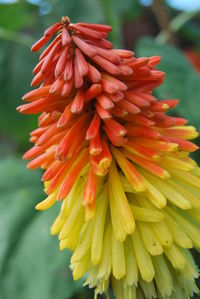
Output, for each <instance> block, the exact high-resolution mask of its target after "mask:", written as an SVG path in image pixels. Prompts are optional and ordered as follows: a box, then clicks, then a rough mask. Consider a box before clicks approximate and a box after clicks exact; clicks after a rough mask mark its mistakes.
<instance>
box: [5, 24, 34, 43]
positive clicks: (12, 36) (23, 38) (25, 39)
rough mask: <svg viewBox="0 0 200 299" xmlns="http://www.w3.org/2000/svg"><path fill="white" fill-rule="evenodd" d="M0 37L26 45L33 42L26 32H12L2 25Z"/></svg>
mask: <svg viewBox="0 0 200 299" xmlns="http://www.w3.org/2000/svg"><path fill="white" fill-rule="evenodd" d="M0 39H5V40H8V41H11V42H14V43H19V44H21V45H23V46H26V47H30V46H31V45H32V44H33V42H34V41H33V39H32V38H31V37H30V36H29V35H27V34H22V33H16V32H12V31H9V30H7V29H5V28H3V27H0Z"/></svg>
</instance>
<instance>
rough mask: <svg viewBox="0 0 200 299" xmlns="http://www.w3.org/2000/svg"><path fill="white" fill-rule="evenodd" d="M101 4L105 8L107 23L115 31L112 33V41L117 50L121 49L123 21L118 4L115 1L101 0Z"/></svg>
mask: <svg viewBox="0 0 200 299" xmlns="http://www.w3.org/2000/svg"><path fill="white" fill-rule="evenodd" d="M122 1H123V0H122ZM100 3H101V5H102V7H103V11H104V15H105V18H106V22H107V23H108V24H109V25H111V26H112V28H113V31H112V32H111V33H110V37H111V41H112V43H113V44H114V46H115V47H116V48H120V46H121V44H122V38H121V36H122V34H121V20H120V17H119V15H118V11H117V7H116V2H115V0H100Z"/></svg>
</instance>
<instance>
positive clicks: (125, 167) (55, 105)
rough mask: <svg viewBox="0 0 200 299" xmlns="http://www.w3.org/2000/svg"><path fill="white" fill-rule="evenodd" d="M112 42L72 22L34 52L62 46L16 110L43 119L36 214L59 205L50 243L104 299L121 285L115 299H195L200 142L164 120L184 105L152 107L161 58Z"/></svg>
mask: <svg viewBox="0 0 200 299" xmlns="http://www.w3.org/2000/svg"><path fill="white" fill-rule="evenodd" d="M109 31H111V27H110V26H106V25H99V24H87V23H77V24H72V23H71V22H70V20H69V18H67V17H63V18H62V21H61V22H59V23H56V24H54V25H52V26H51V27H50V28H48V29H47V30H46V31H45V32H44V36H43V37H42V38H41V39H40V40H39V41H38V42H37V43H36V44H35V45H33V47H32V51H37V50H39V49H40V48H41V47H42V46H44V44H45V43H46V42H48V41H49V40H50V39H52V38H53V36H54V35H55V38H54V39H53V40H52V41H51V43H50V44H49V45H48V47H47V48H46V49H45V50H44V52H43V53H42V54H41V55H40V61H39V63H38V64H37V66H36V67H35V68H34V71H33V72H34V75H35V77H34V79H33V81H32V86H36V85H40V86H39V87H38V88H36V89H34V90H32V91H30V92H28V93H27V94H25V95H24V97H23V100H24V101H25V102H26V104H24V105H22V106H20V107H18V111H19V112H21V113H24V114H35V113H41V114H40V116H39V118H38V128H37V129H36V130H34V131H33V132H32V133H31V137H30V141H31V142H33V143H34V146H33V147H32V148H31V149H30V150H28V152H26V153H25V155H24V159H31V162H29V164H28V168H29V169H35V168H37V167H41V168H42V169H44V174H43V176H42V180H43V181H44V185H45V192H46V194H47V198H46V199H44V200H43V201H42V202H40V203H38V204H37V205H36V209H37V210H46V209H48V208H50V207H51V206H52V205H53V204H55V203H56V202H57V201H60V203H61V208H60V213H59V215H58V216H57V218H56V220H55V222H54V223H53V225H52V227H51V233H52V234H53V235H54V234H58V238H59V240H60V249H61V250H63V249H65V248H69V249H70V250H71V251H73V255H72V258H71V265H70V267H71V269H72V272H73V277H74V279H75V280H77V279H80V278H81V277H83V276H84V277H86V281H85V285H89V287H90V288H93V287H94V288H95V297H97V295H98V294H102V293H104V292H105V293H108V287H109V285H110V284H112V287H113V291H114V294H115V296H116V298H117V299H134V298H137V299H142V298H157V297H158V298H163V299H164V298H165V299H167V298H168V299H170V298H171V299H179V298H180V299H184V298H185V299H187V298H190V297H192V295H193V293H196V292H197V291H198V289H197V287H196V284H195V279H196V278H197V277H198V270H197V267H196V266H195V264H194V261H193V258H192V256H191V254H190V252H189V249H190V248H193V247H195V248H200V223H199V222H200V169H199V168H198V166H197V165H196V163H195V162H194V160H192V159H191V158H190V157H189V154H190V152H193V151H195V150H197V146H196V145H194V144H193V143H192V142H191V141H190V140H191V139H193V138H195V137H197V135H198V133H197V132H196V130H195V128H194V127H192V126H187V125H186V123H187V121H186V120H185V119H183V118H177V117H172V116H168V115H166V111H167V110H168V109H170V108H173V107H175V106H176V105H177V104H178V100H176V99H166V100H162V101H158V100H157V98H156V97H155V96H153V95H152V91H153V89H154V88H156V87H157V86H159V85H160V84H161V83H162V82H163V79H164V73H163V72H161V71H158V70H157V69H156V68H155V66H156V65H157V64H158V63H159V61H160V57H155V56H154V57H149V58H146V57H144V58H136V57H135V56H134V53H133V52H131V51H126V50H114V49H113V48H112V44H111V43H110V42H108V41H107V40H106V36H107V33H108V32H109ZM56 204H59V203H56Z"/></svg>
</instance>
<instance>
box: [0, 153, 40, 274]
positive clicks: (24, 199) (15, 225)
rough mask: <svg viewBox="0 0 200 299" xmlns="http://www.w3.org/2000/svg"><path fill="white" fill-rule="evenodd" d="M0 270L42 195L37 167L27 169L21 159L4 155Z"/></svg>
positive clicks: (0, 168)
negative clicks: (33, 170)
mask: <svg viewBox="0 0 200 299" xmlns="http://www.w3.org/2000/svg"><path fill="white" fill-rule="evenodd" d="M0 190H1V201H0V227H1V235H0V270H3V269H4V267H6V262H7V260H8V259H9V257H10V256H11V255H12V253H13V247H14V246H15V245H16V244H17V243H18V241H19V240H18V238H19V235H18V234H21V231H23V230H24V226H25V225H27V224H28V223H29V222H30V221H31V219H32V218H33V217H34V214H35V212H34V205H35V203H36V202H37V201H39V198H41V197H42V196H43V195H42V185H41V184H40V171H35V172H29V171H27V169H26V166H25V162H23V161H21V160H19V159H17V158H10V157H9V158H5V159H4V160H2V161H1V163H0Z"/></svg>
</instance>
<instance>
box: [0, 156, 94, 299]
mask: <svg viewBox="0 0 200 299" xmlns="http://www.w3.org/2000/svg"><path fill="white" fill-rule="evenodd" d="M0 190H1V200H0V228H1V234H0V298H20V299H27V298H28V299H35V298H42V299H55V298H56V299H69V298H72V296H74V295H75V294H77V293H79V292H80V291H81V292H82V293H83V294H85V295H83V298H90V296H89V293H88V292H87V289H85V290H83V288H82V287H81V284H82V281H80V282H73V279H72V274H71V271H70V269H69V267H68V265H69V259H70V255H71V254H70V253H69V251H67V250H65V251H63V252H60V251H59V246H58V240H57V237H52V236H51V235H50V226H51V224H52V223H53V221H54V219H55V217H56V216H57V213H58V209H59V208H60V204H59V203H57V204H56V205H55V206H54V207H53V208H51V209H50V210H48V211H45V212H36V211H35V210H34V206H35V204H36V203H37V202H39V201H40V200H42V199H43V198H44V194H42V184H41V183H40V171H28V170H27V169H26V167H25V162H23V161H21V160H20V159H17V158H5V159H4V160H3V161H1V162H0ZM84 292H87V293H84Z"/></svg>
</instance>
